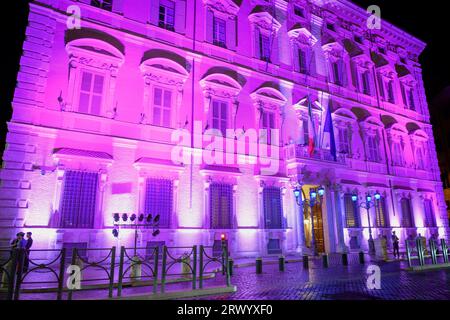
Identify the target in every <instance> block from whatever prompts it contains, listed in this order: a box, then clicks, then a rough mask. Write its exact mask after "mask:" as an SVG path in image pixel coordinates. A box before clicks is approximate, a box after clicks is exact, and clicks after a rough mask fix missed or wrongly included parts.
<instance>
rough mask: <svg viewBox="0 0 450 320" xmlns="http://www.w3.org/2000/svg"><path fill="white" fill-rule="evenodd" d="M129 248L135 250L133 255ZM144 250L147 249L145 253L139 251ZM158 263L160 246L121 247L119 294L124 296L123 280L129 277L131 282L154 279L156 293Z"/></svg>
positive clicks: (154, 291)
mask: <svg viewBox="0 0 450 320" xmlns="http://www.w3.org/2000/svg"><path fill="white" fill-rule="evenodd" d="M129 250H133V251H134V253H133V256H130V254H129ZM142 250H145V255H140V254H138V253H137V252H139V251H142ZM149 250H150V251H151V254H150V255H148V254H147V253H148V251H149ZM158 264H159V247H153V248H137V249H134V248H133V249H129V248H125V247H121V248H120V261H119V281H118V286H117V296H118V297H120V296H122V288H123V282H124V280H127V279H128V280H130V281H131V283H135V282H137V281H142V280H143V279H149V280H151V281H152V286H153V293H156V292H157V289H158V269H159V268H158ZM127 265H128V266H127Z"/></svg>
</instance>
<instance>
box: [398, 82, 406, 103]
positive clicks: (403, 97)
mask: <svg viewBox="0 0 450 320" xmlns="http://www.w3.org/2000/svg"><path fill="white" fill-rule="evenodd" d="M400 87H402V99H403V105H404V106H408V102H407V101H406V92H405V86H404V85H403V83H401V84H400Z"/></svg>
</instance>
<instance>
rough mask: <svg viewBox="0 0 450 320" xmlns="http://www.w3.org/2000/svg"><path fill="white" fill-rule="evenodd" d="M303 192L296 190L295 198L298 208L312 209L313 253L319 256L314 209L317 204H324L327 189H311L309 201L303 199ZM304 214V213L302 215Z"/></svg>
mask: <svg viewBox="0 0 450 320" xmlns="http://www.w3.org/2000/svg"><path fill="white" fill-rule="evenodd" d="M301 195H302V190H301V189H300V188H298V187H297V188H295V189H294V196H295V201H296V202H297V205H298V206H302V207H303V206H305V205H306V206H308V207H309V209H310V217H311V248H312V251H313V255H314V256H316V255H317V248H316V236H315V231H314V212H313V208H314V207H315V206H316V205H317V204H322V199H323V196H324V195H325V189H324V188H323V187H319V188H317V189H313V188H311V189H310V190H309V199H305V200H302V198H301ZM302 214H303V213H302Z"/></svg>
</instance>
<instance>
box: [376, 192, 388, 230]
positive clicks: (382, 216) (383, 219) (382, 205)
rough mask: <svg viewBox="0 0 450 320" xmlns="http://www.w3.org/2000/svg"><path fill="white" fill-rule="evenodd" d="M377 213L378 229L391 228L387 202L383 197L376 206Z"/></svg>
mask: <svg viewBox="0 0 450 320" xmlns="http://www.w3.org/2000/svg"><path fill="white" fill-rule="evenodd" d="M375 213H376V225H377V227H378V228H388V227H389V217H388V214H387V211H386V200H385V198H384V197H381V198H380V200H379V201H378V203H377V205H376V206H375Z"/></svg>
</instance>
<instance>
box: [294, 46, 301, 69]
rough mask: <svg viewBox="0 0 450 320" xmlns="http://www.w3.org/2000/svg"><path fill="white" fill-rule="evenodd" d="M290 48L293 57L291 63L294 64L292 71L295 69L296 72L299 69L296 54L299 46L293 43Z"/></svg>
mask: <svg viewBox="0 0 450 320" xmlns="http://www.w3.org/2000/svg"><path fill="white" fill-rule="evenodd" d="M292 50H293V57H294V58H293V59H294V63H293V65H294V71H296V72H298V71H300V63H299V62H300V60H299V56H298V53H299V52H298V50H299V48H298V46H297V45H296V44H293V45H292Z"/></svg>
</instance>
